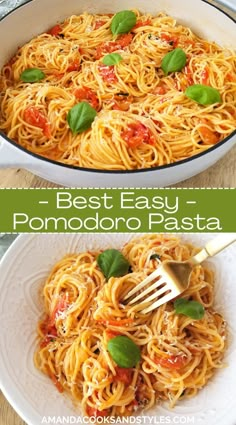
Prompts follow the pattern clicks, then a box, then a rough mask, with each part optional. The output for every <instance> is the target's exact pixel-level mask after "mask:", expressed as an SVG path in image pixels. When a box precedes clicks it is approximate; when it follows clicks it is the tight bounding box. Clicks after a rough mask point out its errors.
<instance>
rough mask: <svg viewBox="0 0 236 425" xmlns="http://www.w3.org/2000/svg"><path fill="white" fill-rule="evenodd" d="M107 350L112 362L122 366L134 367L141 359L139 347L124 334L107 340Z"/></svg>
mask: <svg viewBox="0 0 236 425" xmlns="http://www.w3.org/2000/svg"><path fill="white" fill-rule="evenodd" d="M107 350H108V351H109V353H110V355H111V357H112V359H113V360H114V362H115V363H116V364H117V365H118V366H120V367H124V368H129V367H135V366H136V365H137V364H138V362H139V361H140V359H141V353H140V349H139V347H138V346H137V345H136V344H135V343H134V342H133V341H132V339H130V338H128V337H127V336H124V335H118V336H116V337H115V338H112V339H110V340H109V341H108V344H107Z"/></svg>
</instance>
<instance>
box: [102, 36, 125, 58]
mask: <svg viewBox="0 0 236 425" xmlns="http://www.w3.org/2000/svg"><path fill="white" fill-rule="evenodd" d="M132 39H133V34H123V35H121V36H120V37H119V39H118V40H116V41H105V42H104V43H102V44H100V46H98V47H97V51H96V59H100V58H101V57H102V56H104V55H106V54H108V53H112V52H115V51H116V50H123V49H124V48H125V47H127V46H128V45H129V44H130V43H131V41H132Z"/></svg>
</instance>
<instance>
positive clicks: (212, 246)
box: [192, 233, 236, 264]
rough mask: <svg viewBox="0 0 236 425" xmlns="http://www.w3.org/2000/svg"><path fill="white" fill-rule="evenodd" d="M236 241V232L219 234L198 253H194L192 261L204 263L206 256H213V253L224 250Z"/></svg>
mask: <svg viewBox="0 0 236 425" xmlns="http://www.w3.org/2000/svg"><path fill="white" fill-rule="evenodd" d="M235 241H236V235H235V233H233V234H232V233H231V234H230V233H229V234H223V235H220V236H217V237H216V238H214V239H213V240H212V241H210V242H207V244H206V245H205V247H204V248H203V249H202V250H201V251H200V252H199V253H198V254H196V255H194V257H193V258H192V262H193V263H194V264H200V263H202V261H204V260H206V258H208V257H213V255H216V254H218V253H219V252H220V251H222V250H223V249H225V248H226V247H227V246H229V245H231V244H232V243H233V242H235Z"/></svg>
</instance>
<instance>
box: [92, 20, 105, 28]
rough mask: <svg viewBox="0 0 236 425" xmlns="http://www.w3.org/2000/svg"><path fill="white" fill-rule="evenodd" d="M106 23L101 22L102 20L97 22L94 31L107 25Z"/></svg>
mask: <svg viewBox="0 0 236 425" xmlns="http://www.w3.org/2000/svg"><path fill="white" fill-rule="evenodd" d="M105 23H106V21H101V20H98V21H96V22H95V27H94V29H95V30H97V29H99V28H101V27H103V25H105Z"/></svg>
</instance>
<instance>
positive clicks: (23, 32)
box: [0, 0, 236, 187]
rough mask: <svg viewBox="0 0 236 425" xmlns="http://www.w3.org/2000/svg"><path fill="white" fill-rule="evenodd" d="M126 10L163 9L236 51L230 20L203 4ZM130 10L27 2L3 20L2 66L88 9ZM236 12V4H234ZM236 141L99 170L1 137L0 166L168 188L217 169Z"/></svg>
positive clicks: (101, 4) (146, 2)
mask: <svg viewBox="0 0 236 425" xmlns="http://www.w3.org/2000/svg"><path fill="white" fill-rule="evenodd" d="M128 8H129V9H132V8H137V9H139V10H141V11H143V12H150V13H152V14H155V13H157V12H158V11H164V12H166V13H168V14H169V15H171V16H173V17H175V18H176V19H177V20H178V21H179V22H181V23H183V24H184V25H187V26H189V27H190V28H191V29H192V30H193V31H195V32H196V33H198V34H200V35H201V36H203V37H205V38H206V39H208V40H214V41H216V42H218V43H219V44H220V45H222V46H227V47H235V46H234V41H235V39H236V25H235V22H234V21H233V19H232V18H230V17H229V16H228V15H227V14H225V13H224V12H222V11H220V10H219V9H218V8H216V7H215V6H213V5H210V4H209V3H206V2H205V1H204V0H158V2H154V1H152V0H130V1H129V4H128ZM123 9H127V1H126V0H113V1H110V0H99V1H96V0H80V1H78V0H67V1H65V0H50V1H48V0H29V1H28V2H27V3H26V4H24V5H23V6H20V7H19V8H17V9H15V10H14V11H13V12H11V13H10V14H8V15H7V16H6V17H5V18H4V19H3V20H2V21H1V22H0V40H4V42H3V43H1V46H0V67H2V66H3V64H4V63H6V62H7V60H9V58H10V57H11V56H12V55H13V54H14V53H15V51H16V49H17V47H18V46H19V45H23V44H24V43H26V42H27V41H28V40H30V39H31V38H33V37H34V36H35V35H36V34H39V33H42V32H44V31H45V30H46V29H48V28H50V27H51V26H52V25H54V24H55V22H57V21H62V20H63V19H64V18H65V17H68V16H70V15H72V14H79V13H82V12H84V11H88V12H91V13H104V12H105V13H115V12H117V11H119V10H123ZM235 9H236V6H235ZM235 142H236V131H235V132H234V133H233V134H231V135H230V136H229V137H227V138H225V139H224V140H223V141H221V142H220V143H218V144H217V145H216V146H214V147H212V148H210V149H208V150H207V151H206V152H204V153H201V154H198V155H196V156H194V157H191V158H189V159H186V160H183V161H179V162H177V163H174V164H169V165H164V166H161V167H156V168H152V169H144V170H134V171H133V170H132V171H101V170H94V169H86V168H80V167H74V166H69V165H65V164H59V163H58V162H55V161H52V160H49V159H46V158H42V157H40V156H39V155H35V154H32V153H29V152H28V151H26V150H25V149H23V148H21V147H20V146H18V145H17V144H16V143H14V142H13V141H11V140H9V139H8V138H7V137H6V136H4V135H2V137H1V136H0V143H1V144H2V146H1V149H0V167H23V168H25V169H28V170H30V171H32V172H33V173H35V174H36V175H38V176H40V177H43V178H45V179H47V180H50V181H52V182H54V183H57V184H61V185H64V186H67V187H71V186H74V187H127V186H128V187H164V186H168V185H171V184H174V183H177V182H179V181H182V180H185V179H187V178H189V177H192V176H194V175H196V174H198V173H200V172H201V171H203V170H205V169H206V168H208V167H210V166H211V165H213V164H214V163H215V162H216V161H218V160H219V159H220V158H221V157H222V156H223V155H225V154H226V153H227V152H228V151H229V150H230V149H231V148H232V147H233V146H234V145H235Z"/></svg>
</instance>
